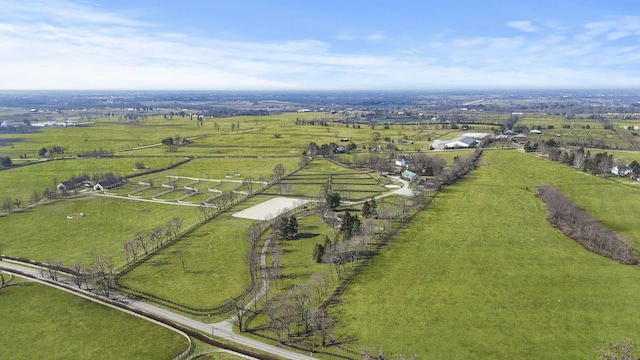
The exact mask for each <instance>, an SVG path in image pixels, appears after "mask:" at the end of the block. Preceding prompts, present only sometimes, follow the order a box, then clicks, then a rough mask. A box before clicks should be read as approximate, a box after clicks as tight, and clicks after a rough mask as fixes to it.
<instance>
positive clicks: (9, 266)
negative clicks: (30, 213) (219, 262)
mask: <svg viewBox="0 0 640 360" xmlns="http://www.w3.org/2000/svg"><path fill="white" fill-rule="evenodd" d="M0 270H4V271H7V272H11V271H12V270H13V271H19V272H22V273H25V274H28V275H31V276H33V277H35V278H36V279H41V278H42V277H41V274H40V270H39V269H37V268H34V267H31V266H26V265H25V264H22V263H19V262H15V261H7V260H6V259H5V260H3V261H0ZM47 280H49V281H51V279H47ZM58 282H59V283H63V284H66V285H71V286H72V287H73V286H75V285H74V284H73V282H72V280H71V279H70V278H69V277H68V276H65V275H59V278H58ZM43 284H45V285H49V286H53V285H52V284H51V283H49V282H43ZM56 288H58V289H62V290H65V291H67V292H69V293H72V294H74V295H78V296H83V295H82V292H80V291H73V290H71V289H68V288H66V287H64V288H59V287H56ZM112 300H115V301H118V302H121V303H123V304H126V305H128V306H130V307H133V308H136V309H139V310H142V311H145V312H147V313H150V314H153V315H155V316H159V317H161V318H164V319H166V320H169V321H172V322H175V323H177V324H180V325H183V326H186V327H189V328H192V329H195V330H199V331H202V332H204V333H206V334H211V333H212V332H213V335H214V336H215V337H217V338H221V339H224V340H227V341H229V342H233V343H235V344H237V345H239V346H241V347H244V348H251V349H254V350H259V351H262V352H265V353H269V354H272V355H275V356H277V357H280V358H284V359H291V360H314V359H315V358H313V357H311V356H307V355H302V354H298V353H296V352H293V351H289V350H286V349H282V348H279V347H277V346H273V345H269V344H265V343H263V342H260V341H257V340H254V339H250V338H248V337H245V336H241V335H238V334H235V333H233V320H226V321H222V322H218V323H215V324H207V323H203V322H200V321H197V320H194V319H190V318H188V317H186V316H183V315H180V314H176V313H173V312H171V311H169V310H166V309H162V308H159V307H157V306H154V305H151V304H147V303H144V302H141V301H137V300H134V299H131V298H128V297H126V296H123V295H120V294H114V295H113V296H112ZM114 308H115V309H120V308H118V307H114ZM120 310H122V309H120Z"/></svg>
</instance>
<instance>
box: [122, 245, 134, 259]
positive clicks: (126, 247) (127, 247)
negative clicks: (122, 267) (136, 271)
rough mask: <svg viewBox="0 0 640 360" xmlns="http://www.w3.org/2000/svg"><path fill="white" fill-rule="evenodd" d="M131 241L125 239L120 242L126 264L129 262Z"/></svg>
mask: <svg viewBox="0 0 640 360" xmlns="http://www.w3.org/2000/svg"><path fill="white" fill-rule="evenodd" d="M130 246H131V241H129V240H127V241H125V242H123V243H122V250H123V251H124V256H125V258H126V259H127V264H128V263H130V262H131V257H132V255H131V249H130Z"/></svg>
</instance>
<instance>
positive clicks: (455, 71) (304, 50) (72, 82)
mask: <svg viewBox="0 0 640 360" xmlns="http://www.w3.org/2000/svg"><path fill="white" fill-rule="evenodd" d="M34 1H35V3H34V4H35V5H33V6H32V5H29V4H27V2H23V3H15V2H11V1H3V0H0V6H5V5H6V7H5V8H3V12H2V14H0V79H2V81H1V82H0V87H1V88H4V89H238V90H240V89H276V90H284V89H292V90H296V89H372V88H388V89H403V88H409V89H411V88H413V89H419V88H423V89H424V88H428V89H433V88H448V89H454V88H470V87H476V88H483V87H484V88H509V87H517V88H522V87H529V86H532V87H540V88H544V87H565V88H567V87H594V86H598V87H602V86H603V84H606V86H611V87H612V86H614V85H616V84H622V85H626V86H640V79H639V76H638V71H637V70H635V67H636V66H635V65H636V64H637V63H638V61H640V59H639V57H640V55H637V54H639V52H640V49H638V48H637V47H635V46H630V45H629V44H626V45H625V46H616V45H615V44H613V42H614V41H613V40H617V39H622V38H624V37H629V36H634V35H638V33H640V25H638V24H640V19H638V18H633V17H626V18H624V19H622V20H623V21H620V22H617V21H615V19H611V20H608V21H601V22H592V23H588V24H585V26H584V27H583V28H581V29H580V30H581V33H580V34H579V35H580V36H583V40H582V42H575V41H574V37H575V36H576V34H573V33H571V32H570V31H569V30H568V29H563V28H561V27H560V26H556V27H554V28H553V29H550V28H549V27H536V26H534V25H533V24H532V23H531V22H528V21H518V22H511V23H509V24H507V25H509V26H511V27H512V28H516V29H518V30H520V31H522V32H523V33H520V34H519V36H512V37H509V36H487V35H484V34H474V36H472V37H464V35H465V34H462V33H456V34H457V35H456V37H451V36H450V35H446V34H447V33H443V34H435V35H433V37H431V38H427V39H421V41H415V40H414V41H411V39H408V40H406V39H405V40H403V42H402V44H401V45H398V47H397V48H399V50H396V49H397V48H396V49H388V48H385V49H383V50H381V51H378V52H362V51H360V53H358V54H355V53H348V52H346V53H337V52H336V51H335V46H333V45H332V44H331V43H330V42H329V40H327V41H322V40H318V39H295V38H293V39H291V40H289V41H271V42H269V41H267V42H262V41H230V40H223V39H222V38H216V37H211V36H203V35H200V36H193V35H191V34H187V33H183V32H180V31H176V30H175V29H171V30H169V29H166V28H164V27H162V26H160V25H159V24H153V23H147V22H142V21H138V20H136V19H135V18H134V17H131V16H125V15H123V14H118V13H113V12H109V11H103V10H101V9H98V8H96V7H91V6H89V5H78V4H77V3H74V2H70V1H63V0H57V1H53V2H50V1H42V0H34ZM5 9H6V11H5ZM60 9H70V11H69V12H68V13H64V11H62V10H60ZM634 19H635V20H634ZM636 20H638V21H636ZM634 21H636V22H634ZM533 30H536V31H537V32H534V31H533ZM538 30H539V31H538ZM542 30H544V31H542ZM338 38H339V39H341V40H349V41H372V42H375V41H381V40H384V39H385V38H386V35H385V34H384V33H383V32H374V33H369V34H364V35H358V36H356V35H353V34H347V33H344V34H341V35H340V36H338ZM596 38H603V39H609V40H612V41H610V42H609V43H605V44H603V43H602V42H598V41H595V39H596ZM382 44H384V43H382ZM354 45H355V43H354ZM376 47H378V46H376ZM380 47H382V46H380ZM610 66H613V67H615V68H617V69H629V70H627V71H624V72H622V71H613V70H607V69H608V67H610Z"/></svg>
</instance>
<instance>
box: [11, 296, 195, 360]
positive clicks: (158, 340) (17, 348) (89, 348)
mask: <svg viewBox="0 0 640 360" xmlns="http://www.w3.org/2000/svg"><path fill="white" fill-rule="evenodd" d="M0 297H2V308H1V309H0V338H1V339H3V341H2V346H0V358H2V359H13V360H18V359H154V360H155V359H167V360H170V359H173V358H174V357H175V356H177V355H178V354H180V353H181V352H182V351H184V350H186V349H187V346H188V341H187V339H186V338H185V337H183V336H182V335H180V334H178V333H175V332H173V331H171V330H169V329H167V328H165V327H162V326H160V325H156V324H153V323H151V322H148V321H146V320H143V319H139V318H137V317H134V316H131V315H129V314H125V313H122V312H120V311H117V310H114V309H111V308H108V307H106V306H103V305H99V304H97V303H94V302H92V301H89V300H86V299H82V298H79V297H77V296H74V295H71V294H67V293H65V292H63V291H59V290H55V289H52V288H49V287H46V286H44V285H40V284H36V283H29V284H25V285H23V286H10V287H8V288H4V289H2V290H0Z"/></svg>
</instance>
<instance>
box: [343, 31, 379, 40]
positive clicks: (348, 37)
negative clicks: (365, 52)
mask: <svg viewBox="0 0 640 360" xmlns="http://www.w3.org/2000/svg"><path fill="white" fill-rule="evenodd" d="M336 39H337V40H346V41H371V42H376V41H381V40H384V39H386V36H385V35H384V33H382V32H374V33H371V34H367V35H354V34H352V33H348V32H345V33H341V34H338V35H337V36H336Z"/></svg>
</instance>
